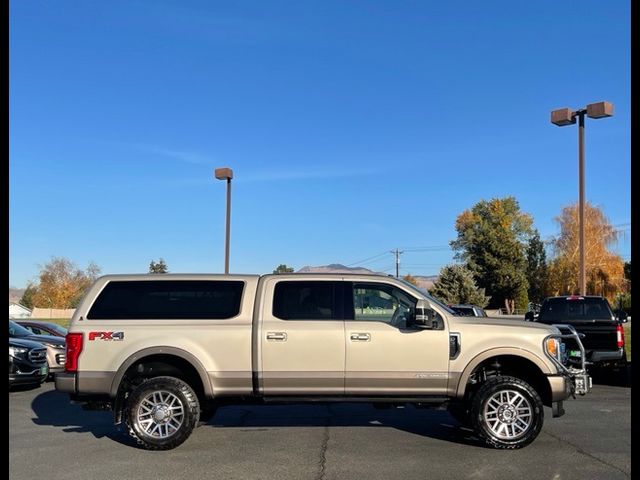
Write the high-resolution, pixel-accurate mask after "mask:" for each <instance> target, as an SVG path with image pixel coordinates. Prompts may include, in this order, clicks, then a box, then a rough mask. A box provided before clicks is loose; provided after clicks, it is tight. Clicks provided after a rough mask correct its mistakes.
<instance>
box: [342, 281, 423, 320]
mask: <svg viewBox="0 0 640 480" xmlns="http://www.w3.org/2000/svg"><path fill="white" fill-rule="evenodd" d="M415 307H416V300H415V299H414V298H412V297H411V296H409V295H407V294H406V293H405V292H403V291H402V290H400V289H398V288H395V287H393V286H391V285H385V284H382V283H355V284H354V285H353V309H354V316H353V318H354V320H356V321H368V322H383V323H387V324H389V325H392V326H394V327H396V328H400V329H404V328H407V327H409V326H410V323H411V319H412V318H413V315H414V313H415Z"/></svg>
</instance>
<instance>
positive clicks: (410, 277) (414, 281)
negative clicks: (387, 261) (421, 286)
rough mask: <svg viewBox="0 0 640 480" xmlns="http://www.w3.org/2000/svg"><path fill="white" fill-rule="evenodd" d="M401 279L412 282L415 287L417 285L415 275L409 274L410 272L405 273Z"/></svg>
mask: <svg viewBox="0 0 640 480" xmlns="http://www.w3.org/2000/svg"><path fill="white" fill-rule="evenodd" d="M402 279H403V280H406V281H407V282H409V283H412V284H413V285H415V286H416V287H417V286H418V280H416V277H414V276H413V275H411V274H410V273H407V274H406V275H405V276H404V277H402Z"/></svg>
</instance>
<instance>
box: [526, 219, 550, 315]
mask: <svg viewBox="0 0 640 480" xmlns="http://www.w3.org/2000/svg"><path fill="white" fill-rule="evenodd" d="M526 276H527V283H528V284H529V289H528V290H527V294H528V297H529V301H531V302H535V303H542V300H544V298H545V296H546V288H547V254H546V252H545V250H544V243H543V242H542V240H540V234H539V233H538V231H537V230H535V231H534V234H533V236H532V237H531V238H530V239H529V243H528V245H527V270H526Z"/></svg>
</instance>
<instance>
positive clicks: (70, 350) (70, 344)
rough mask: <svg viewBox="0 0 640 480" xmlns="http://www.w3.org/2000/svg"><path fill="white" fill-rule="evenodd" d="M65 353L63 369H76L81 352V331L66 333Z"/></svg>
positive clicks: (73, 370) (72, 370)
mask: <svg viewBox="0 0 640 480" xmlns="http://www.w3.org/2000/svg"><path fill="white" fill-rule="evenodd" d="M66 340H67V355H66V357H67V358H66V361H65V364H64V370H65V371H66V372H77V371H78V357H79V356H80V352H82V334H81V333H67V336H66Z"/></svg>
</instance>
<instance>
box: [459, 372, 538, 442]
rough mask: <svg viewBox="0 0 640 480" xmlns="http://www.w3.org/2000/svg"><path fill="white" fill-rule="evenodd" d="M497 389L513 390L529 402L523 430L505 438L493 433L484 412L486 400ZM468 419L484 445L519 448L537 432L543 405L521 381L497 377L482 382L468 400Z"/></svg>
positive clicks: (498, 390) (533, 392) (529, 387)
mask: <svg viewBox="0 0 640 480" xmlns="http://www.w3.org/2000/svg"><path fill="white" fill-rule="evenodd" d="M501 391H510V392H516V393H517V394H519V395H521V396H522V397H524V399H525V400H526V402H528V403H529V407H530V411H531V420H530V423H529V426H528V427H527V428H526V429H525V431H523V432H520V433H518V434H517V435H514V436H513V437H512V438H508V439H505V438H500V437H499V436H497V435H496V434H495V432H494V431H492V429H491V428H490V424H489V422H488V421H487V419H486V418H485V415H484V411H485V406H486V404H487V402H489V401H490V400H491V399H492V398H493V397H494V395H496V394H497V393H499V392H501ZM470 421H471V427H472V428H473V430H474V431H475V433H476V434H477V435H478V436H479V437H480V438H481V439H482V440H484V442H485V443H486V444H487V445H489V446H491V447H493V448H498V449H516V448H522V447H524V446H526V445H528V444H530V443H531V442H533V441H534V440H535V439H536V437H537V436H538V434H539V433H540V430H541V429H542V424H543V422H544V406H543V403H542V399H541V398H540V395H538V392H536V391H535V389H534V388H533V387H532V386H531V385H529V384H528V383H527V382H525V381H524V380H521V379H519V378H515V377H509V376H497V377H493V378H490V379H489V380H487V381H486V382H485V383H484V384H482V385H481V386H480V388H479V389H478V391H477V392H476V393H475V395H474V396H473V398H472V399H471V409H470ZM507 431H508V430H507Z"/></svg>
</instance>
